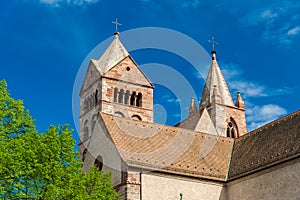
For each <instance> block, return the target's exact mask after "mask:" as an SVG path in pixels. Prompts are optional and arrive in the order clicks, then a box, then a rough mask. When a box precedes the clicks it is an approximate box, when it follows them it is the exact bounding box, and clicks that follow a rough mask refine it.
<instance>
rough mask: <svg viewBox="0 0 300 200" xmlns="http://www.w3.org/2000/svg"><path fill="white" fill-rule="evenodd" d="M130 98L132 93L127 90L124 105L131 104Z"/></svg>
mask: <svg viewBox="0 0 300 200" xmlns="http://www.w3.org/2000/svg"><path fill="white" fill-rule="evenodd" d="M129 97H130V91H129V90H127V91H126V93H125V99H124V104H126V105H128V104H129Z"/></svg>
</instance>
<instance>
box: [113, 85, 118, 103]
mask: <svg viewBox="0 0 300 200" xmlns="http://www.w3.org/2000/svg"><path fill="white" fill-rule="evenodd" d="M117 101H118V88H115V89H114V102H117Z"/></svg>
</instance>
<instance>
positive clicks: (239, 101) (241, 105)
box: [235, 92, 245, 109]
mask: <svg viewBox="0 0 300 200" xmlns="http://www.w3.org/2000/svg"><path fill="white" fill-rule="evenodd" d="M235 106H236V107H238V108H242V109H244V108H245V103H244V101H243V99H242V96H241V93H240V92H237V97H236V101H235Z"/></svg>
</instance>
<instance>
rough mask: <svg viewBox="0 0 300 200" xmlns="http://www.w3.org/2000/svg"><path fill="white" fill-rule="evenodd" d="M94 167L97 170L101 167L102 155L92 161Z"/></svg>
mask: <svg viewBox="0 0 300 200" xmlns="http://www.w3.org/2000/svg"><path fill="white" fill-rule="evenodd" d="M94 165H95V167H97V168H98V170H99V171H101V170H102V169H103V159H102V156H97V158H96V160H95V162H94Z"/></svg>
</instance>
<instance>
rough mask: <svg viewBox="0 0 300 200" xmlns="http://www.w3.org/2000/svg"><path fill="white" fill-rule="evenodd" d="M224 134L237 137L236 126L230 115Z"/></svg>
mask: <svg viewBox="0 0 300 200" xmlns="http://www.w3.org/2000/svg"><path fill="white" fill-rule="evenodd" d="M226 136H227V137H231V138H237V137H239V133H238V127H237V125H236V123H235V121H234V119H233V118H232V117H230V121H229V122H228V124H227V129H226Z"/></svg>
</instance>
